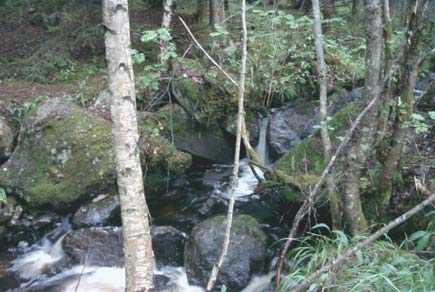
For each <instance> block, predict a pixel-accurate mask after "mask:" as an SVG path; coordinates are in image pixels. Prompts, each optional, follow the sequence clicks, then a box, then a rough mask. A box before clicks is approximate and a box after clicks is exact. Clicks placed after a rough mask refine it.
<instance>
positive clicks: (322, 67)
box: [312, 0, 341, 229]
mask: <svg viewBox="0 0 435 292" xmlns="http://www.w3.org/2000/svg"><path fill="white" fill-rule="evenodd" d="M312 6H313V18H314V40H315V44H316V55H317V72H318V74H319V88H320V135H321V137H322V143H323V155H324V164H325V165H327V164H328V163H329V160H330V159H331V151H332V144H331V139H330V138H329V133H328V121H327V119H328V100H327V82H328V81H327V70H326V64H325V58H324V52H323V42H322V24H321V22H320V4H319V0H312ZM327 187H328V193H329V206H330V210H331V217H332V226H333V228H335V229H339V228H341V212H340V200H339V199H338V193H337V192H336V191H335V181H334V175H333V173H331V174H330V175H329V176H328V177H327Z"/></svg>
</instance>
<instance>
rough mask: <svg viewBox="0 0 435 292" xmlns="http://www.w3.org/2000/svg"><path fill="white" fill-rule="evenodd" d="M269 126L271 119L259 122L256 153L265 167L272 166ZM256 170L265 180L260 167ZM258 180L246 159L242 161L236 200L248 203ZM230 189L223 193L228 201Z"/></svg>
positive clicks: (255, 168)
mask: <svg viewBox="0 0 435 292" xmlns="http://www.w3.org/2000/svg"><path fill="white" fill-rule="evenodd" d="M268 125H269V117H264V118H261V119H260V120H259V134H258V143H257V145H256V146H255V151H256V152H257V154H258V156H259V157H260V159H261V160H262V161H263V162H264V164H265V165H270V158H269V152H268V147H267V127H268ZM254 170H255V172H256V174H257V175H258V177H260V178H263V171H262V170H261V169H259V168H258V167H255V166H254ZM257 183H258V179H257V178H256V177H255V175H254V173H253V171H252V169H251V167H250V166H249V164H248V161H247V160H246V159H242V160H240V163H239V179H238V184H237V189H236V191H235V194H234V195H235V198H236V200H237V201H246V200H248V199H249V195H251V194H252V193H253V192H254V190H255V187H256V186H257ZM229 195H230V187H227V189H226V190H225V191H224V192H222V196H223V197H224V198H226V199H228V198H229Z"/></svg>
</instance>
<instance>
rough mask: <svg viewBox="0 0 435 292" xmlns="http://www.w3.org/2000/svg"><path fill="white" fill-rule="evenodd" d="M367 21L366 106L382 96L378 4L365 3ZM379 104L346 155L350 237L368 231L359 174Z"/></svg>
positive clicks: (375, 0)
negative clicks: (362, 204)
mask: <svg viewBox="0 0 435 292" xmlns="http://www.w3.org/2000/svg"><path fill="white" fill-rule="evenodd" d="M365 17H366V38H367V52H366V59H365V64H366V73H365V83H364V99H365V101H366V102H369V101H370V100H373V99H376V100H379V96H380V95H381V92H382V88H381V85H382V82H381V81H382V78H381V73H382V64H383V61H382V59H383V58H382V56H383V25H382V3H381V0H366V1H365ZM378 109H379V102H377V104H376V105H375V106H374V107H373V109H372V110H371V111H370V112H369V113H368V115H367V117H366V120H365V122H364V124H363V126H362V128H361V130H360V133H359V137H358V138H357V141H356V142H355V143H354V144H353V145H352V146H351V148H350V149H349V151H348V154H347V162H348V169H347V177H346V180H345V186H344V193H345V194H344V196H345V197H344V215H345V217H346V222H347V224H348V229H349V232H350V233H351V234H353V235H355V234H357V233H359V232H360V231H362V230H364V229H366V228H367V227H368V225H367V221H366V218H365V216H364V213H363V211H362V206H361V198H360V180H361V177H362V170H363V168H364V167H366V162H367V160H368V157H369V156H370V154H371V151H372V149H373V148H374V143H375V138H376V131H377V126H376V121H377V112H378Z"/></svg>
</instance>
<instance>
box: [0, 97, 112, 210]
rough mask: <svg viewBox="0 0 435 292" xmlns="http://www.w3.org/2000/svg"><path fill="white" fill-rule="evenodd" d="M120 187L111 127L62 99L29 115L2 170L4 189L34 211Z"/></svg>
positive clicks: (0, 179)
mask: <svg viewBox="0 0 435 292" xmlns="http://www.w3.org/2000/svg"><path fill="white" fill-rule="evenodd" d="M114 183H115V161H114V157H113V149H112V141H111V125H110V123H109V122H108V121H106V120H104V119H102V118H100V117H98V116H96V115H93V114H91V113H88V112H86V111H85V110H82V109H80V108H79V107H77V106H76V105H74V104H72V103H71V102H68V101H66V100H64V99H61V98H54V99H49V100H47V101H46V102H44V103H43V104H42V105H41V106H40V107H38V108H36V109H34V110H33V111H31V112H30V113H29V114H28V115H27V117H26V118H25V119H24V121H23V126H22V129H21V132H20V138H19V143H18V145H17V148H16V150H15V151H14V153H13V154H12V156H11V157H10V159H9V160H8V161H7V162H6V163H5V164H3V165H2V168H1V171H0V185H2V186H7V187H10V188H12V189H13V190H14V191H15V192H16V193H18V194H19V195H21V196H22V197H24V198H25V199H26V200H27V201H28V203H29V205H30V206H42V205H45V204H49V205H51V206H53V207H55V208H64V207H66V206H67V205H68V204H69V203H72V202H74V201H77V200H79V199H85V198H87V197H88V196H89V195H90V194H91V193H96V192H99V191H101V190H103V189H108V188H111V187H114Z"/></svg>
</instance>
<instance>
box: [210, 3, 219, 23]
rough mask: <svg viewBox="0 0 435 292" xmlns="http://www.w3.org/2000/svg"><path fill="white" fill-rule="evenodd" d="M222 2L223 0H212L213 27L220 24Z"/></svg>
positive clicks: (211, 19)
mask: <svg viewBox="0 0 435 292" xmlns="http://www.w3.org/2000/svg"><path fill="white" fill-rule="evenodd" d="M220 2H221V0H210V26H211V27H212V29H214V28H215V26H216V25H220V17H219V14H220Z"/></svg>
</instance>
